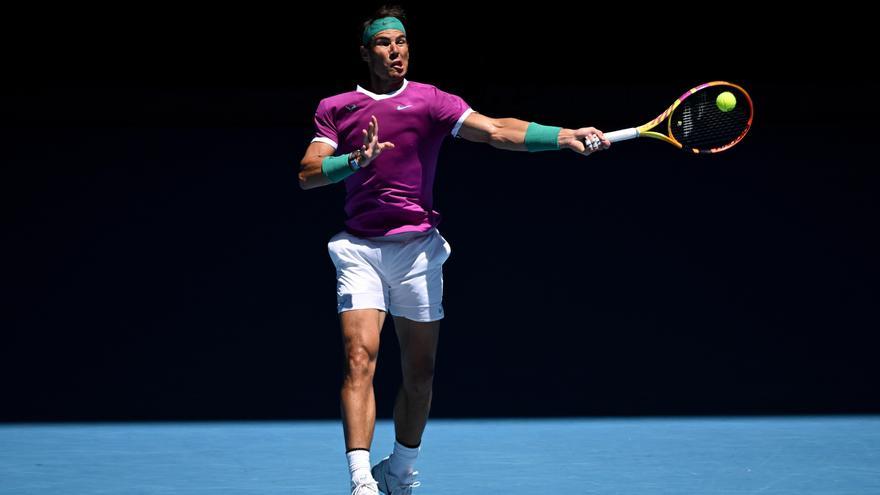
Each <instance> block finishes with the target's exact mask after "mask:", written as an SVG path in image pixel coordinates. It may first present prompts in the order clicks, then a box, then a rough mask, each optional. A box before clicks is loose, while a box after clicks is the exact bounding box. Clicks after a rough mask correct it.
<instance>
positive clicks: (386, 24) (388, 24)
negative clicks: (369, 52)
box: [364, 17, 406, 46]
mask: <svg viewBox="0 0 880 495" xmlns="http://www.w3.org/2000/svg"><path fill="white" fill-rule="evenodd" d="M386 29H399V30H401V31H403V34H406V29H403V23H402V22H400V19H398V18H397V17H383V18H381V19H376V20H375V21H373V22H371V23H370V25H369V26H367V28H366V29H364V46H368V45H369V44H370V40H372V39H373V36H376V33H378V32H379V31H384V30H386Z"/></svg>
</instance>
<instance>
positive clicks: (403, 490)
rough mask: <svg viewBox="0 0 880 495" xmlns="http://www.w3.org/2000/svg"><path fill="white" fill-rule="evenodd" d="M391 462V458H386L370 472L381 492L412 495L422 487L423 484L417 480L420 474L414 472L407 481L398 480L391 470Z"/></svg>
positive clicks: (387, 494)
mask: <svg viewBox="0 0 880 495" xmlns="http://www.w3.org/2000/svg"><path fill="white" fill-rule="evenodd" d="M389 461H390V457H386V458H384V459H382V462H380V463H379V464H376V465H375V466H373V469H371V470H370V471H371V472H372V474H373V478H375V479H376V482H377V483H378V484H379V491H380V492H382V493H384V494H385V495H412V489H413V488H418V487H419V486H420V485H421V482H418V481H416V480H415V477H416V475H417V474H419V472H418V471H413V472H412V474H410V475H409V476H408V477H407V479H405V480H400V479H397V478H395V477H394V475H393V474H391V471H390V470H389V466H390V462H389Z"/></svg>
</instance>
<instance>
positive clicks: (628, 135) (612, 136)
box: [604, 127, 639, 143]
mask: <svg viewBox="0 0 880 495" xmlns="http://www.w3.org/2000/svg"><path fill="white" fill-rule="evenodd" d="M604 134H605V139H607V140H609V141H611V142H612V143H616V142H618V141H626V140H627V139H635V138H637V137H639V130H638V129H636V128H635V127H630V128H629V129H621V130H619V131H612V132H606V133H604Z"/></svg>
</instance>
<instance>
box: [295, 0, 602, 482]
mask: <svg viewBox="0 0 880 495" xmlns="http://www.w3.org/2000/svg"><path fill="white" fill-rule="evenodd" d="M404 21H405V16H404V12H403V11H402V9H400V8H399V7H382V8H380V9H379V10H378V11H377V12H376V13H375V14H373V16H372V17H370V18H369V19H368V20H367V21H366V22H364V25H363V32H362V45H363V46H361V48H360V52H361V58H362V59H363V60H364V62H366V64H367V67H368V69H369V80H368V82H365V83H364V86H360V85H358V86H357V88H356V89H355V90H354V91H350V92H347V93H342V94H339V95H336V96H331V97H329V98H326V99H324V100H321V102H320V103H319V105H318V108H317V112H316V113H315V129H316V130H315V137H314V139H313V140H312V142H311V143H310V145H309V147H308V149H307V150H306V153H305V156H304V157H303V159H302V162H301V169H300V173H299V181H300V186H301V187H302V188H303V189H311V188H315V187H321V186H326V185H330V184H335V183H339V182H342V183H344V184H345V190H346V198H345V213H346V220H345V228H344V230H342V231H341V232H339V233H338V234H336V235H335V236H333V237H332V238H331V239H330V241H329V243H328V250H329V254H330V258H331V259H332V261H333V263H334V265H335V266H336V277H337V290H336V296H337V308H336V309H337V312H338V313H339V319H340V324H341V327H342V340H343V344H344V354H345V361H344V362H345V366H344V378H343V384H342V391H341V402H342V423H343V431H344V435H345V448H346V455H347V457H348V465H349V470H350V474H351V490H352V492H351V493H352V495H367V494H376V493H378V491H381V492H382V493H384V494H387V495H408V494H410V493H411V492H412V488H414V487H416V486H418V485H419V482H418V481H416V474H417V472H416V471H415V470H414V466H415V462H416V458H417V457H418V455H419V450H420V446H421V441H422V433H423V432H424V430H425V425H426V423H427V419H428V411H429V410H430V406H431V387H432V382H433V375H434V363H435V359H436V354H437V342H438V337H439V331H440V320H441V319H442V318H443V316H444V314H443V305H442V297H443V273H442V268H443V264H444V262H445V261H446V260H447V259H448V258H449V255H450V253H451V247H450V245H449V242H447V241H446V239H445V238H444V237H443V236H442V235H441V234H440V232H439V231H438V229H437V226H438V225H439V223H440V214H439V213H438V212H437V211H435V210H434V209H433V191H432V189H433V184H434V175H435V171H436V167H437V157H438V154H439V151H440V145H441V143H442V142H443V140H444V139H446V138H447V137H448V136H452V137H460V138H464V139H467V140H468V141H474V142H479V143H488V144H489V145H491V146H494V147H496V148H500V149H505V150H512V151H531V152H537V151H549V150H560V149H568V150H572V151H574V152H576V153H578V154H581V155H589V154H591V153H593V152H595V151H598V150H603V149H606V148H608V147H609V146H610V145H611V143H610V142H609V141H608V140H607V139H605V137H604V136H603V134H602V132H601V131H599V130H597V129H594V128H592V127H582V128H580V129H563V128H560V127H551V126H546V125H540V124H537V123H534V122H531V123H530V122H526V121H523V120H518V119H513V118H492V117H488V116H486V115H482V114H480V113H478V112H475V111H474V110H473V109H471V107H470V106H469V105H468V104H467V103H465V101H464V100H463V99H462V98H460V97H458V96H455V95H453V94H450V93H447V92H444V91H441V90H440V89H438V88H436V87H434V86H431V85H429V84H422V83H418V82H415V81H409V80H407V79H406V77H405V76H406V74H407V70H408V68H409V55H410V52H409V44H408V43H407V37H406V28H405V25H404ZM485 166H489V167H492V166H493V165H492V164H486V165H485ZM498 172H499V173H504V172H503V170H501V169H499V171H498ZM387 313H391V315H392V317H393V319H394V328H395V330H396V332H397V338H398V340H399V342H400V352H401V365H402V375H403V383H402V385H401V387H400V390H399V392H398V394H397V399H396V402H395V405H394V429H395V436H396V439H395V440H396V441H395V443H394V449H393V451H392V453H391V455H390V456H388V457H386V458H385V459H384V460H382V461H381V462H379V463H378V464H377V465H376V466H373V467H372V469H371V464H370V446H371V444H372V440H373V430H374V426H375V421H376V404H375V397H374V395H373V375H374V372H375V369H376V359H377V355H378V352H379V333H380V332H381V330H382V327H383V324H384V322H385V316H386V314H387Z"/></svg>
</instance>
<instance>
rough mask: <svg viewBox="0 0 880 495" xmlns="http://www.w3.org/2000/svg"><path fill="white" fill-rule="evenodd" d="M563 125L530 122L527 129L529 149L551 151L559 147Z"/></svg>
mask: <svg viewBox="0 0 880 495" xmlns="http://www.w3.org/2000/svg"><path fill="white" fill-rule="evenodd" d="M560 131H562V127H551V126H547V125H541V124H536V123H534V122H530V123H529V128H528V129H526V139H525V145H526V149H527V150H529V151H550V150H558V149H559V132H560Z"/></svg>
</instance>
